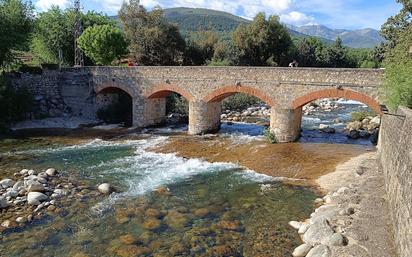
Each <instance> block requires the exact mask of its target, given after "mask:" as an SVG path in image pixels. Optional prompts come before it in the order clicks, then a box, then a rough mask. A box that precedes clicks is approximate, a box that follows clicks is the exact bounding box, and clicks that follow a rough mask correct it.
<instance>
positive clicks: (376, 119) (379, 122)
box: [370, 116, 381, 125]
mask: <svg viewBox="0 0 412 257" xmlns="http://www.w3.org/2000/svg"><path fill="white" fill-rule="evenodd" d="M370 123H373V124H378V125H380V124H381V118H380V117H379V116H376V117H375V118H373V119H372V120H371V121H370Z"/></svg>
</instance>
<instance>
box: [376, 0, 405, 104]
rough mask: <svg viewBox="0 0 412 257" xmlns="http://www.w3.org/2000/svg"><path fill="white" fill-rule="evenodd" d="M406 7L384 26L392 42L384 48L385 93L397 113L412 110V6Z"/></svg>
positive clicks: (384, 31)
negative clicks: (407, 108) (411, 49)
mask: <svg viewBox="0 0 412 257" xmlns="http://www.w3.org/2000/svg"><path fill="white" fill-rule="evenodd" d="M398 2H400V3H402V4H403V9H402V10H401V12H400V13H399V14H397V15H396V16H394V17H391V18H389V19H388V21H387V22H386V23H385V24H384V25H383V26H382V34H383V35H384V37H385V38H386V39H387V40H388V41H387V42H386V44H385V45H384V46H382V48H383V49H384V51H385V60H384V67H385V68H386V70H385V74H386V83H385V92H386V97H387V103H388V105H389V107H390V108H391V109H393V110H395V109H396V108H397V107H398V106H399V105H404V106H407V107H409V108H412V56H410V54H409V50H410V47H411V46H412V3H411V2H410V1H405V0H398Z"/></svg>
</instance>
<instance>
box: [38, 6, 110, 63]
mask: <svg viewBox="0 0 412 257" xmlns="http://www.w3.org/2000/svg"><path fill="white" fill-rule="evenodd" d="M81 18H82V23H83V27H84V29H87V28H88V27H92V26H94V25H106V24H109V25H114V22H113V21H112V20H111V19H110V18H109V17H107V16H105V15H103V14H100V13H96V12H88V13H86V14H82V16H81ZM74 24H75V13H74V11H73V10H61V9H60V8H59V7H56V6H54V7H52V8H51V9H49V10H48V11H46V12H43V13H40V14H39V16H38V18H37V20H36V28H35V32H34V35H33V37H32V41H31V52H32V53H33V54H34V56H35V57H36V59H37V61H38V63H59V50H62V53H63V63H64V64H66V65H73V64H74ZM86 62H88V63H89V64H91V63H90V60H86Z"/></svg>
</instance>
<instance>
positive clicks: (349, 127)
mask: <svg viewBox="0 0 412 257" xmlns="http://www.w3.org/2000/svg"><path fill="white" fill-rule="evenodd" d="M362 126H363V124H362V122H360V121H353V122H349V123H348V125H346V129H347V130H349V131H351V130H360V129H361V128H362Z"/></svg>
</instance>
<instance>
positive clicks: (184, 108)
mask: <svg viewBox="0 0 412 257" xmlns="http://www.w3.org/2000/svg"><path fill="white" fill-rule="evenodd" d="M166 113H167V114H171V113H178V114H182V115H184V116H189V102H188V101H187V100H186V99H185V98H184V97H182V96H181V95H179V94H177V93H172V94H170V95H169V96H167V98H166Z"/></svg>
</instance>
